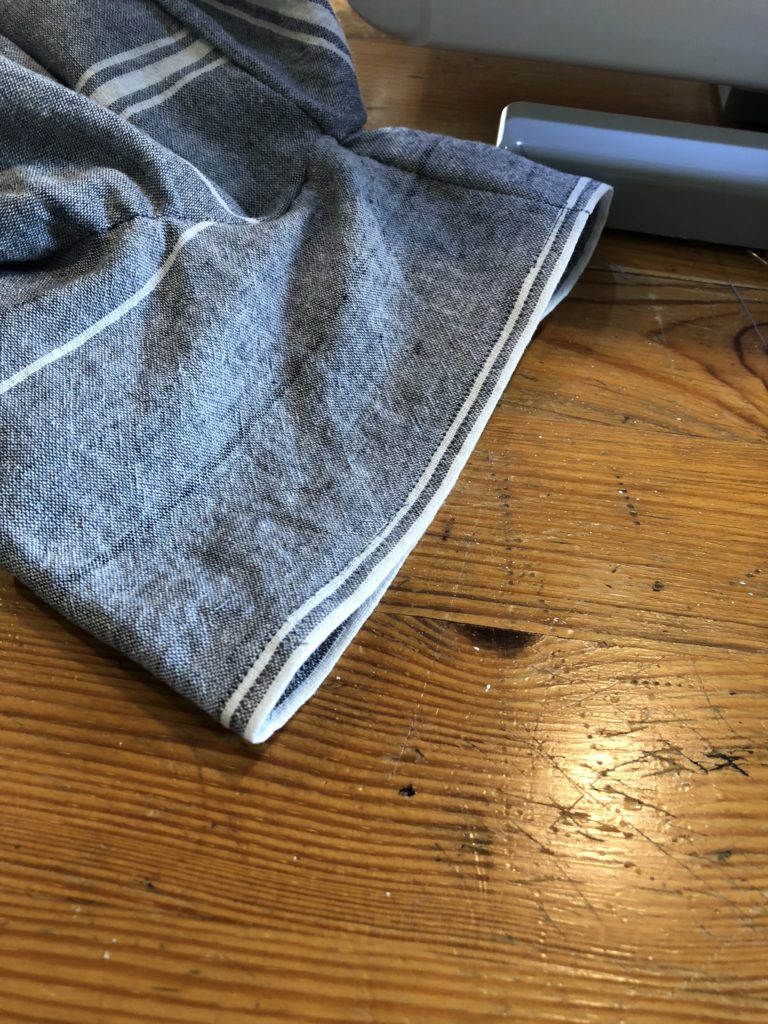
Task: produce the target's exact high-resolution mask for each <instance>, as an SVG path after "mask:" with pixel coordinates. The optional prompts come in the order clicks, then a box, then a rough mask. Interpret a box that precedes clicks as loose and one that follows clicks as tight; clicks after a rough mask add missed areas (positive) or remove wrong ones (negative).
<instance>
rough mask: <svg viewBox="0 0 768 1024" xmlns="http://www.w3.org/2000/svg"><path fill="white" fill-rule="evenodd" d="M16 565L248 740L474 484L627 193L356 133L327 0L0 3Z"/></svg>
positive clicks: (0, 480)
mask: <svg viewBox="0 0 768 1024" xmlns="http://www.w3.org/2000/svg"><path fill="white" fill-rule="evenodd" d="M0 30H1V31H2V33H3V34H4V36H5V37H6V38H5V39H4V40H3V42H2V45H1V46H0V82H1V83H2V124H1V127H0V266H1V268H2V269H1V271H0V318H1V319H0V325H1V329H2V335H1V337H2V341H1V346H0V564H2V565H3V566H5V567H6V568H7V569H8V570H10V572H12V573H14V574H15V575H16V576H17V577H18V578H19V579H20V580H21V581H23V582H24V583H25V584H27V585H28V586H29V587H31V588H32V589H33V590H34V591H36V592H37V593H38V594H39V595H40V596H41V597H42V598H43V599H44V600H46V601H47V602H49V603H50V604H51V605H52V606H53V607H55V608H56V609H58V611H59V612H61V613H62V614H64V615H65V616H67V617H68V618H69V619H71V620H72V621H73V622H75V623H77V624H78V625H80V626H82V627H83V628H85V629H87V630H89V631H90V632H91V633H93V634H94V635H95V636H97V637H99V638H100V639H101V640H103V641H106V642H107V643H109V644H112V645H113V646H114V647H116V648H117V649H119V650H120V651H122V652H124V653H125V654H127V655H129V656H130V657H131V658H134V659H135V660H136V661H137V662H139V663H141V664H142V665H144V666H145V667H146V668H148V669H149V670H150V671H151V672H153V673H155V674H156V675H157V676H158V677H159V678H161V679H163V680H165V681H166V682H167V683H169V684H170V685H171V686H172V687H174V688H175V689H176V690H178V691H179V692H180V693H182V694H184V695H185V696H187V697H189V698H190V699H191V700H193V701H195V702H196V703H197V704H198V705H199V706H200V707H202V708H203V709H205V711H207V712H208V713H210V714H211V715H213V716H215V717H216V718H218V719H219V720H220V721H221V722H222V723H223V724H224V725H226V726H229V727H230V728H231V729H233V730H235V731H236V732H238V733H239V734H241V735H242V736H244V737H246V738H247V739H249V740H251V741H255V742H258V741H261V740H264V739H265V738H266V737H268V736H269V735H270V734H271V733H272V732H273V731H274V730H275V729H276V728H277V727H279V726H280V725H281V724H283V723H284V722H285V721H286V720H287V718H288V717H289V716H290V715H291V714H292V713H293V712H294V711H295V710H296V709H297V708H298V707H299V705H300V704H301V703H302V702H303V701H305V700H306V699H307V698H308V697H309V696H310V695H311V693H312V692H313V691H314V690H315V689H316V688H317V686H318V685H319V683H320V682H321V681H322V679H323V677H324V675H325V674H327V672H328V671H329V669H330V668H331V666H332V665H333V663H334V661H335V660H336V659H337V658H338V657H339V655H340V654H341V652H342V651H343V649H344V647H345V646H346V644H348V643H349V641H350V639H351V638H352V636H353V635H354V633H355V632H356V630H357V629H358V628H359V627H360V625H361V623H362V622H363V621H364V619H365V617H366V616H367V615H368V613H369V612H370V610H371V609H372V608H373V607H374V605H375V604H376V602H377V601H378V600H379V598H380V597H381V594H382V593H383V591H384V590H385V588H386V587H387V585H388V583H389V582H390V580H391V579H392V577H393V576H394V574H395V573H396V572H397V570H398V568H399V567H400V565H401V564H402V562H403V560H404V559H405V557H406V555H407V554H408V552H409V551H410V550H411V548H412V547H413V545H414V544H415V543H416V541H417V540H418V538H419V537H420V536H421V534H422V533H423V531H424V530H425V528H426V526H427V525H428V523H429V522H430V520H431V519H432V517H433V516H434V514H435V512H436V510H437V508H438V507H439V505H440V503H441V502H442V501H443V499H444V498H445V496H446V494H447V493H448V491H449V489H450V488H451V486H452V485H453V483H454V482H455V480H456V477H457V475H458V473H459V472H460V470H461V468H462V466H463V465H464V463H465V461H466V459H467V457H468V456H469V453H470V452H471V450H472V448H473V446H474V444H475V442H476V440H477V438H478V435H479V434H480V432H481V430H482V429H483V426H484V425H485V423H486V421H487V419H488V417H489V415H490V413H491V411H492V409H493V407H494V405H495V403H496V402H497V400H498V398H499V396H500V394H501V393H502V391H503V389H504V387H505V386H506V384H507V382H508V380H509V378H510V376H511V374H512V371H513V369H514V367H515V365H516V364H517V362H518V360H519V359H520V356H521V355H522V352H523V349H524V347H525V345H526V343H527V342H528V341H529V339H530V337H531V335H532V333H533V332H534V330H535V328H536V326H537V325H538V323H539V322H540V320H541V318H542V317H543V316H544V315H545V313H546V312H547V311H548V310H549V309H551V308H552V306H553V305H554V303H555V302H557V301H558V300H559V299H560V298H561V297H562V296H563V295H564V294H566V292H567V291H568V289H569V288H570V286H571V284H572V283H573V281H574V280H575V278H576V277H577V275H578V273H579V272H580V270H581V269H582V267H583V266H584V264H585V262H586V260H587V259H588V258H589V255H590V253H591V251H592V248H593V247H594V244H595V241H596V238H597V235H598V234H599V231H600V228H601V227H602V223H603V222H604V219H605V214H606V206H607V202H608V198H609V190H608V189H607V188H606V187H605V186H603V185H600V184H599V183H597V182H594V181H590V180H586V179H583V178H582V179H577V178H574V177H571V176H569V175H567V174H562V173H559V172H556V171H553V170H550V169H547V168H544V167H540V166H538V165H536V164H533V163H530V162H529V161H527V160H524V159H522V158H519V157H515V156H513V155H511V154H510V153H508V152H506V151H502V150H499V149H496V148H494V147H492V146H487V145H482V144H479V143H471V142H460V141H457V140H455V139H450V138H443V137H440V136H436V135H430V134H426V133H423V132H417V131H409V130H404V129H390V130H379V131H371V132H366V131H363V124H364V121H365V111H364V108H363V105H362V102H361V99H360V95H359V92H358V87H357V82H356V79H355V75H354V71H353V68H352V64H351V60H350V56H349V51H348V49H347V46H346V43H345V41H344V38H343V36H342V33H341V30H340V28H339V26H338V24H337V22H336V20H335V18H334V16H333V14H332V12H331V10H330V8H329V7H328V6H327V4H326V3H325V2H323V0H259V2H256V0H228V2H226V3H224V2H218V0H197V2H191V0H156V2H149V0H122V2H120V3H114V4H106V3H103V2H99V0H27V2H26V3H24V4H19V3H17V2H16V0H0Z"/></svg>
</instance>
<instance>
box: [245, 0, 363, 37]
mask: <svg viewBox="0 0 768 1024" xmlns="http://www.w3.org/2000/svg"><path fill="white" fill-rule="evenodd" d="M247 3H248V4H250V5H251V6H253V7H263V8H264V9H265V10H267V11H274V12H275V14H284V15H285V16H286V18H294V19H295V20H296V21H306V22H308V23H309V24H310V25H317V26H319V27H320V28H325V29H328V31H329V32H333V34H334V35H335V36H338V37H339V39H341V40H344V34H343V32H342V31H341V25H339V23H338V21H337V20H336V17H335V15H334V14H333V13H332V12H331V11H329V10H328V9H327V8H325V7H320V6H319V4H313V3H311V0H247Z"/></svg>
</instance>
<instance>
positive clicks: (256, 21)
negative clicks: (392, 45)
mask: <svg viewBox="0 0 768 1024" xmlns="http://www.w3.org/2000/svg"><path fill="white" fill-rule="evenodd" d="M200 3H203V4H205V5H206V6H207V7H214V8H215V9H216V10H217V11H223V12H224V14H231V15H232V17H233V18H240V19H241V21H247V22H248V23H249V24H250V25H256V27H257V28H265V29H267V31H268V32H274V33H275V35H278V36H285V37H286V38H287V39H295V40H297V42H300V43H306V44H307V45H308V46H318V47H320V49H323V50H328V51H330V52H331V53H335V54H336V56H337V57H341V58H342V59H343V60H345V61H346V62H347V64H349V66H350V67H352V59H351V57H350V56H349V54H348V53H347V52H346V51H345V50H342V49H341V48H340V47H338V46H337V45H336V44H335V43H331V42H329V41H328V40H327V39H321V38H320V36H314V35H308V34H307V33H306V32H296V31H295V30H294V29H292V28H284V27H283V26H282V25H275V23H274V22H272V21H264V20H263V19H262V18H254V17H253V15H252V14H246V13H245V11H241V10H239V9H238V8H237V7H230V6H229V5H228V4H221V3H219V2H218V0H200Z"/></svg>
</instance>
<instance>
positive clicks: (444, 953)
mask: <svg viewBox="0 0 768 1024" xmlns="http://www.w3.org/2000/svg"><path fill="white" fill-rule="evenodd" d="M6 595H7V588H6V591H5V592H4V597H5V596H6ZM11 603H12V604H13V603H15V605H16V608H17V613H18V615H19V616H20V617H19V619H16V620H14V614H11V613H9V612H8V611H7V610H6V613H5V618H4V625H5V626H6V627H9V628H11V629H16V628H17V626H18V628H20V629H23V630H24V644H23V646H24V648H25V649H26V651H27V657H26V659H23V660H21V661H17V662H15V663H14V664H13V665H10V664H9V661H8V659H7V658H4V659H2V660H1V661H0V675H2V693H3V718H2V723H3V731H2V746H3V764H4V770H3V773H2V775H0V791H1V792H2V797H1V799H2V803H3V806H4V808H5V809H6V814H5V819H4V820H5V824H4V828H3V830H2V832H1V833H0V852H1V853H2V857H3V862H4V864H5V868H4V872H3V876H4V877H3V887H2V891H1V892H0V918H1V919H2V921H3V937H4V941H3V943H2V945H1V946H0V970H2V974H3V977H4V979H5V984H4V985H3V986H2V988H0V1009H1V1010H2V1012H3V1015H4V1019H7V1020H13V1021H14V1022H15V1024H16V1022H18V1024H21V1022H24V1021H34V1022H35V1024H40V1022H42V1021H54V1020H55V1021H57V1022H58V1021H62V1022H69V1021H71V1022H77V1024H91V1022H93V1024H97V1022H98V1024H101V1022H102V1021H103V1020H105V1019H109V1020H115V1021H126V1022H128V1021H131V1022H133V1021H142V1020H147V1021H156V1020H164V1021H179V1022H181V1021H184V1022H190V1021H191V1022H195V1021H200V1022H203V1021H209V1020H212V1019H217V1020H220V1021H226V1022H227V1024H230V1022H232V1024H235V1022H237V1024H239V1022H241V1021H242V1022H245V1021H246V1020H251V1019H253V1017H252V1015H253V1014H254V1013H258V1015H259V1019H262V1020H269V1021H273V1020H274V1021H286V1022H313V1021H325V1020H328V1021H356V1020H359V1021H369V1020H376V1021H378V1022H381V1024H406V1022H410V1021H413V1020H417V1019H418V1020H419V1021H424V1022H426V1024H431V1022H435V1024H437V1022H445V1021H459V1020H472V1021H488V1022H490V1021H496V1020H501V1019H504V1020H520V1021H522V1020H536V1021H540V1022H542V1024H546V1022H555V1021H558V1022H560V1021H563V1020H566V1019H567V1020H569V1021H574V1022H585V1024H587V1022H596V1021H597V1022H602V1021H608V1020H610V1021H614V1020H618V1019H621V1020H624V1021H626V1022H627V1024H662V1022H663V1024H677V1022H680V1024H682V1022H691V1024H693V1022H694V1021H696V1022H698V1021H707V1022H710V1024H712V1022H722V1024H726V1022H728V1024H735V1022H754V1024H757V1022H762V1021H763V1020H764V1019H765V1010H766V1005H767V1004H768V984H767V983H766V979H765V971H764V966H765V944H766V941H768V918H767V917H766V914H765V892H766V890H767V889H768V854H767V853H766V851H767V850H768V844H767V843H766V839H768V836H767V835H766V820H768V816H767V815H766V811H767V810H768V806H766V804H767V803H768V789H767V788H766V782H767V781H768V750H767V748H766V744H765V733H764V730H763V728H762V724H761V713H762V710H763V709H764V705H765V693H764V680H765V671H766V658H765V656H757V655H754V654H743V653H734V652H732V651H728V652H722V651H702V650H701V649H699V648H696V647H685V646H682V645H678V646H675V647H669V646H666V645H664V644H656V645H653V646H645V647H633V646H631V645H622V646H614V645H610V644H604V643H597V644H595V643H590V642H584V641H579V640H573V639H563V638H559V637H553V636H546V635H536V634H523V633H519V632H517V633H516V632H514V631H505V630H493V629H487V628H472V627H466V626H462V625H460V624H453V623H449V622H440V621H436V620H429V619H424V620H419V619H415V618H409V617H407V616H392V615H388V614H386V613H385V612H384V611H383V610H379V611H378V612H377V613H376V615H375V616H374V618H373V620H372V621H371V623H370V624H369V626H368V627H367V629H366V630H365V632H364V634H363V635H362V636H361V637H360V638H359V640H358V641H357V642H356V643H355V644H353V646H352V648H351V649H350V651H349V652H348V654H347V655H346V656H345V658H344V660H343V661H342V663H341V664H340V665H339V667H338V669H337V671H336V672H335V673H334V678H332V679H331V680H330V681H329V685H326V686H325V688H324V689H323V690H322V691H321V694H320V695H319V696H318V697H317V698H316V699H315V700H313V701H312V702H311V703H310V704H309V705H308V706H307V707H306V708H305V709H304V711H302V712H301V713H300V714H299V715H298V716H297V717H296V718H295V719H294V720H293V721H292V722H291V723H290V724H289V725H288V726H287V727H286V729H285V730H283V732H282V733H281V734H280V737H279V739H278V740H275V741H273V742H271V743H269V744H268V745H267V746H266V747H264V748H262V749H259V750H253V749H251V748H248V747H247V746H245V745H244V744H240V743H237V742H235V741H233V740H232V738H231V737H229V736H227V735H226V734H225V733H223V732H222V731H221V730H219V729H218V728H217V727H216V726H215V725H214V724H213V723H210V724H208V723H207V722H206V721H205V720H204V719H203V717H202V716H201V715H198V714H197V713H195V712H194V711H192V710H191V709H190V708H189V706H188V705H187V704H186V703H185V702H182V701H181V700H180V699H177V698H175V697H173V696H172V695H171V694H169V693H168V692H167V691H165V690H164V689H162V688H160V687H156V686H153V685H151V684H148V682H147V681H146V680H143V679H138V678H137V673H135V672H133V671H132V670H130V669H129V668H128V667H126V666H122V665H120V664H119V662H118V661H117V660H116V659H115V658H113V657H112V655H111V654H110V653H109V652H107V651H105V650H104V649H103V648H101V647H100V646H99V645H97V644H95V643H93V642H91V641H85V640H84V638H82V637H81V636H79V635H78V634H76V633H75V632H74V631H73V630H72V629H71V627H68V626H67V625H66V624H64V623H62V622H61V621H59V620H55V619H53V617H51V616H49V615H47V613H45V611H44V609H42V608H40V607H39V606H37V605H36V604H35V603H34V602H30V601H28V600H27V598H26V596H25V595H24V594H23V593H19V592H18V591H17V592H16V593H15V595H12V602H11ZM5 607H6V609H7V608H8V605H7V604H6V605H5ZM36 630H39V633H38V634H37V639H36V640H35V639H34V637H35V635H36ZM3 646H4V647H6V648H7V647H8V641H7V640H4V641H3ZM35 648H37V655H36V656H33V654H34V650H35ZM54 650H57V651H62V650H64V651H66V652H67V654H66V663H65V665H64V666H63V667H60V669H59V671H58V673H57V672H56V671H55V670H54V664H55V659H51V654H52V652H53V651H54ZM48 664H50V667H51V671H50V673H46V672H44V671H43V672H42V673H41V671H40V668H41V666H45V665H48ZM640 908H642V914H641V915H640V916H638V914H639V911H640Z"/></svg>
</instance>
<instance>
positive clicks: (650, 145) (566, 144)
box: [498, 103, 768, 249]
mask: <svg viewBox="0 0 768 1024" xmlns="http://www.w3.org/2000/svg"><path fill="white" fill-rule="evenodd" d="M498 144H499V145H500V146H503V147H505V148H506V149H510V150H513V151H514V152H516V153H520V154H521V155H522V156H526V157H529V158H530V159H531V160H536V161H538V162H539V163H544V164H549V165H550V166H551V167H556V168H558V169H560V170H563V171H570V172H572V173H575V174H583V175H586V176H588V177H593V178H597V179H598V180H600V181H605V182H607V183H608V184H610V185H613V187H614V190H615V194H614V198H613V202H612V204H611V210H610V213H609V216H608V225H609V226H610V227H616V228H623V229H625V230H628V231H642V232H647V233H649V234H656V235H672V236H674V237H676V238H690V239H695V240H698V241H703V242H721V243H724V244H726V245H740V246H747V247H749V248H759V249H768V135H767V134H765V133H763V132H749V131H740V130H737V129H733V128H715V127H712V126H710V125H696V124H685V123H682V122H677V121H660V120H656V119H654V118H648V117H628V116H622V115H618V114H602V113H598V112H596V111H592V110H576V109H571V108H569V107H554V106H547V105H544V104H539V103H510V104H509V106H508V107H506V108H505V109H504V111H503V113H502V116H501V125H500V127H499V137H498Z"/></svg>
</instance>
